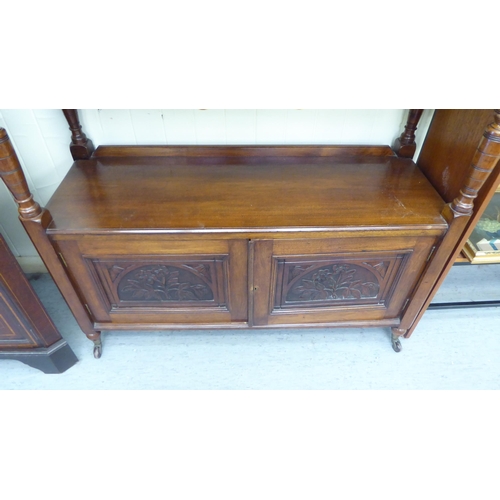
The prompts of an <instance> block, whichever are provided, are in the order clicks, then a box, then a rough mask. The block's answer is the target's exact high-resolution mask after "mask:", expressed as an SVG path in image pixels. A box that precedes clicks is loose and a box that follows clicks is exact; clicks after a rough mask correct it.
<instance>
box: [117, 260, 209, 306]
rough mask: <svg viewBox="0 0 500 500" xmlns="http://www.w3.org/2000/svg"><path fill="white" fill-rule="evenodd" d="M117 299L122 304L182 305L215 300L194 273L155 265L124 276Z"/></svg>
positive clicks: (173, 267)
mask: <svg viewBox="0 0 500 500" xmlns="http://www.w3.org/2000/svg"><path fill="white" fill-rule="evenodd" d="M185 267H188V266H185ZM118 297H119V298H120V300H122V301H151V302H158V301H159V302H164V301H175V302H182V301H200V300H213V298H214V295H213V292H212V290H211V289H210V287H209V286H207V284H206V283H205V282H204V281H203V280H202V279H201V278H200V277H199V276H196V274H194V273H193V272H191V271H188V270H187V269H181V268H178V267H175V266H165V265H157V264H154V265H148V266H142V267H139V268H136V269H134V270H133V271H131V272H129V273H127V274H125V276H123V277H122V278H121V280H120V282H119V283H118Z"/></svg>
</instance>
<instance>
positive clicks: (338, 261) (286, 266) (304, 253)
mask: <svg viewBox="0 0 500 500" xmlns="http://www.w3.org/2000/svg"><path fill="white" fill-rule="evenodd" d="M434 243H435V238H434V237H419V238H416V237H404V238H402V237H399V238H398V237H396V238H394V237H392V238H339V239H316V240H315V239H309V240H275V241H272V240H266V241H256V242H254V272H253V318H252V322H253V324H254V325H256V326H259V325H260V326H264V325H280V324H308V323H317V324H321V323H346V324H347V323H350V324H353V323H354V324H355V323H356V322H358V324H363V323H365V324H367V323H370V324H387V325H396V324H397V318H398V317H399V315H400V313H401V311H402V309H403V307H404V305H405V303H406V300H407V298H408V297H409V295H410V294H411V292H412V290H413V288H414V286H415V284H416V283H417V280H418V278H419V276H420V274H421V272H422V270H423V268H424V266H425V264H426V261H427V257H428V256H429V254H430V250H431V248H432V246H433V245H434Z"/></svg>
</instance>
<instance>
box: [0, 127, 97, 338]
mask: <svg viewBox="0 0 500 500" xmlns="http://www.w3.org/2000/svg"><path fill="white" fill-rule="evenodd" d="M0 177H1V178H2V179H3V181H4V182H5V185H6V186H7V188H8V189H9V191H10V192H11V193H12V196H13V197H14V200H15V201H16V203H17V206H18V210H19V218H20V220H21V223H22V224H23V226H24V229H26V232H27V233H28V236H29V237H30V239H31V241H32V242H33V245H35V248H36V249H37V251H38V253H39V254H40V257H41V258H42V260H43V262H44V264H45V266H46V267H47V269H48V271H49V272H50V274H51V275H52V277H53V278H54V281H55V283H56V285H57V286H58V287H59V290H60V291H61V293H62V295H63V297H64V298H65V299H66V302H67V304H68V306H69V308H70V309H71V311H72V312H73V314H74V316H75V318H76V320H77V321H78V324H79V325H80V328H81V329H82V330H83V331H84V333H85V334H86V335H87V337H88V338H89V339H91V340H94V339H96V338H99V336H100V333H99V332H96V331H95V330H94V327H93V322H92V319H91V318H90V317H89V314H88V312H87V310H86V309H85V307H84V305H83V304H82V303H81V302H80V299H79V297H78V295H77V294H76V292H75V289H74V287H73V285H72V284H71V282H70V280H69V278H68V276H67V274H66V271H65V268H64V267H63V263H62V262H61V260H60V258H59V255H58V254H57V253H56V251H55V249H54V247H53V246H52V244H51V242H50V240H49V238H48V236H47V233H46V229H47V227H48V226H49V224H50V223H51V221H52V216H51V215H50V212H49V211H48V210H47V209H45V208H42V207H40V205H39V204H38V203H37V202H36V201H35V200H34V199H33V195H32V194H31V192H30V190H29V187H28V183H27V182H26V177H25V176H24V172H23V170H22V168H21V165H20V163H19V159H18V158H17V155H16V152H15V151H14V148H13V147H12V144H11V142H10V139H9V137H8V135H7V132H6V131H5V129H3V128H0Z"/></svg>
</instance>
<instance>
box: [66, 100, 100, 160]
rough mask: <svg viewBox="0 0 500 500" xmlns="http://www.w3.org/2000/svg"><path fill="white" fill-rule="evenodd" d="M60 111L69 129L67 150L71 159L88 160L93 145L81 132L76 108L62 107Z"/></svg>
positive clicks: (92, 150)
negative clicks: (69, 138)
mask: <svg viewBox="0 0 500 500" xmlns="http://www.w3.org/2000/svg"><path fill="white" fill-rule="evenodd" d="M62 111H63V113H64V116H65V117H66V121H67V122H68V125H69V129H70V130H71V144H70V145H69V150H70V151H71V156H73V160H88V159H89V158H90V157H91V156H92V153H93V152H94V145H93V144H92V141H91V140H90V139H87V136H86V135H85V134H84V133H83V130H82V126H81V125H80V121H79V120H78V111H77V110H76V109H63V110H62Z"/></svg>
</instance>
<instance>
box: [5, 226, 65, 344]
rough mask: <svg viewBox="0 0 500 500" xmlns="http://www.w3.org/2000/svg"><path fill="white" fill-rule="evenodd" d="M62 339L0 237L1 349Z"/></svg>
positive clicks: (50, 342)
mask: <svg viewBox="0 0 500 500" xmlns="http://www.w3.org/2000/svg"><path fill="white" fill-rule="evenodd" d="M59 340H61V335H60V334H59V332H58V331H57V329H56V327H55V325H54V323H53V322H52V320H51V319H50V318H49V316H48V315H47V313H46V311H45V309H44V307H43V305H42V304H41V302H40V300H39V299H38V297H37V295H36V294H35V292H34V291H33V289H32V287H31V285H30V284H29V282H28V280H27V279H26V277H25V276H24V274H23V272H22V271H21V268H20V267H19V264H18V263H17V261H16V259H15V258H14V256H13V255H12V254H11V252H10V250H9V248H8V247H7V244H6V243H5V240H4V239H3V238H2V236H1V235H0V348H2V347H48V346H50V345H52V344H54V343H55V342H57V341H59Z"/></svg>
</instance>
